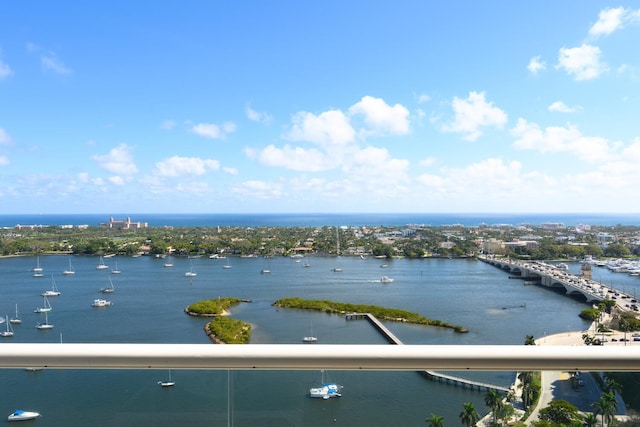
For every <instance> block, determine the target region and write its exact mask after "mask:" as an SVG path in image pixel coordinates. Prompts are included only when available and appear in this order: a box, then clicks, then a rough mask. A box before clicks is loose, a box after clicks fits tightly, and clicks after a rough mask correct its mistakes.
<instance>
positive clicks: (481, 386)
mask: <svg viewBox="0 0 640 427" xmlns="http://www.w3.org/2000/svg"><path fill="white" fill-rule="evenodd" d="M345 319H347V320H358V319H366V320H368V321H369V323H370V324H371V325H372V326H373V327H374V328H376V329H377V330H378V331H379V332H380V333H381V334H382V335H383V336H384V337H385V338H386V339H387V341H389V343H391V344H395V345H404V343H403V342H402V341H400V339H399V338H398V337H397V336H396V335H395V334H394V333H393V332H391V331H390V330H389V329H387V327H386V326H384V325H383V324H382V322H380V321H379V320H378V319H377V318H376V317H375V316H374V315H373V314H371V313H349V314H346V315H345ZM420 373H421V374H422V375H424V376H425V377H426V378H429V379H430V380H433V381H440V382H446V383H448V384H453V385H456V386H457V385H461V386H466V387H469V388H470V389H472V390H496V391H498V392H501V393H505V394H506V393H508V392H509V391H510V389H509V388H507V387H502V386H499V385H494V384H488V383H483V382H480V381H473V380H469V379H466V378H460V377H456V376H454V375H447V374H441V373H439V372H435V371H428V370H427V371H420Z"/></svg>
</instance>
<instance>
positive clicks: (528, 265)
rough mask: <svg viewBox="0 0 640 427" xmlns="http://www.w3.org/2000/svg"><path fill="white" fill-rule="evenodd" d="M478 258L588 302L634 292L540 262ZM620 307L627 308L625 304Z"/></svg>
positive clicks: (525, 278) (596, 301) (625, 296)
mask: <svg viewBox="0 0 640 427" xmlns="http://www.w3.org/2000/svg"><path fill="white" fill-rule="evenodd" d="M478 259H479V260H480V261H483V262H486V263H488V264H491V265H493V266H496V267H498V268H500V269H502V270H504V271H506V272H507V273H509V274H510V275H511V277H516V278H520V279H524V280H525V281H531V282H535V283H537V284H540V285H542V286H546V287H548V288H556V289H559V290H564V292H565V294H567V295H571V296H577V297H578V298H581V299H583V300H584V301H585V302H593V303H598V302H600V301H603V300H605V299H617V298H618V297H623V298H625V299H628V298H632V296H631V295H625V294H624V293H623V292H622V291H620V290H618V289H615V288H612V287H610V286H607V285H603V284H602V283H600V282H596V281H595V280H591V279H590V278H588V277H585V276H578V275H575V274H572V273H569V272H568V271H566V270H564V269H561V268H558V267H557V266H554V265H551V264H547V263H544V262H541V261H530V262H522V261H515V260H511V259H509V258H493V257H478ZM623 295H624V296H623ZM620 308H621V309H623V310H624V309H626V308H625V307H620Z"/></svg>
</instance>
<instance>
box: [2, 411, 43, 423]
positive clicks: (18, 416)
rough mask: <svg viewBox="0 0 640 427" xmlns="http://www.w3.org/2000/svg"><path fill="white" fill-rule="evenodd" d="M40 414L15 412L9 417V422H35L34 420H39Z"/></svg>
mask: <svg viewBox="0 0 640 427" xmlns="http://www.w3.org/2000/svg"><path fill="white" fill-rule="evenodd" d="M39 416H40V413H38V412H33V411H23V410H22V409H17V410H15V411H13V412H12V413H11V414H10V415H9V417H8V418H7V420H8V421H25V420H33V419H34V418H38V417H39Z"/></svg>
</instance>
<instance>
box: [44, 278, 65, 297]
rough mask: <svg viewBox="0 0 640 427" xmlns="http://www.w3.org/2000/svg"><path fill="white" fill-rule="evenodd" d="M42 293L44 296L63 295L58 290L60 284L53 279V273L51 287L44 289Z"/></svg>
mask: <svg viewBox="0 0 640 427" xmlns="http://www.w3.org/2000/svg"><path fill="white" fill-rule="evenodd" d="M40 295H42V296H43V297H57V296H59V295H61V292H60V291H59V290H58V286H57V285H56V281H55V280H54V279H53V274H52V275H51V289H49V290H46V291H44V292H43V293H41V294H40Z"/></svg>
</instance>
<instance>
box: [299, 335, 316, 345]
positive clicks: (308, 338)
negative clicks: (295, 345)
mask: <svg viewBox="0 0 640 427" xmlns="http://www.w3.org/2000/svg"><path fill="white" fill-rule="evenodd" d="M302 342H306V343H314V342H318V338H316V337H313V336H308V337H303V338H302Z"/></svg>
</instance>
